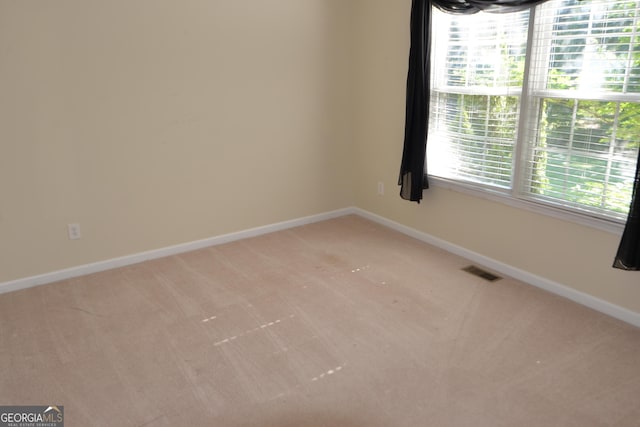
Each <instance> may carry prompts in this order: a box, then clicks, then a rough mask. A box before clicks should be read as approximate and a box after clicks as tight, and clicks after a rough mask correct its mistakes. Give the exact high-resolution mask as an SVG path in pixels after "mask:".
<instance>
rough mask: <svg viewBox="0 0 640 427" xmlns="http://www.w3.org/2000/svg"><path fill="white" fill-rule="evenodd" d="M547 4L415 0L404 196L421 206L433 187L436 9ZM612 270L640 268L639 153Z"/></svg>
mask: <svg viewBox="0 0 640 427" xmlns="http://www.w3.org/2000/svg"><path fill="white" fill-rule="evenodd" d="M545 1H547V0H413V1H412V4H411V47H410V50H409V71H408V74H407V101H406V117H405V132H404V149H403V153H402V163H401V165H400V177H399V179H398V185H400V197H402V198H403V199H405V200H410V201H412V202H417V203H420V200H422V192H423V190H424V189H427V188H429V181H428V176H427V170H426V147H427V133H428V126H429V95H430V79H431V76H430V72H431V70H430V66H431V63H430V55H431V7H432V6H435V7H437V8H438V9H440V10H442V11H444V12H448V13H458V14H472V13H476V12H479V11H484V12H491V13H509V12H518V11H521V10H524V9H527V8H531V7H534V6H536V5H538V4H541V3H544V2H545ZM613 267H615V268H620V269H623V270H640V153H639V156H638V164H637V169H636V178H635V184H634V190H633V196H632V200H631V206H630V211H629V216H628V219H627V223H626V226H625V230H624V233H623V235H622V239H621V242H620V246H619V249H618V252H617V254H616V257H615V260H614V264H613Z"/></svg>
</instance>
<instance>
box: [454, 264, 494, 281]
mask: <svg viewBox="0 0 640 427" xmlns="http://www.w3.org/2000/svg"><path fill="white" fill-rule="evenodd" d="M462 270H464V271H466V272H467V273H471V274H473V275H474V276H478V277H482V278H483V279H484V280H488V281H489V282H495V281H496V280H500V279H502V277H500V276H496V275H495V274H492V273H489V272H488V271H486V270H483V269H481V268H480V267H476V266H475V265H470V266H468V267H464V268H463V269H462Z"/></svg>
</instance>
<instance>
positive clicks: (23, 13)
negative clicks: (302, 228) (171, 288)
mask: <svg viewBox="0 0 640 427" xmlns="http://www.w3.org/2000/svg"><path fill="white" fill-rule="evenodd" d="M347 3H348V2H344V1H341V0H303V1H301V0H268V1H262V0H255V1H250V2H242V1H237V0H188V1H175V0H136V1H131V0H108V1H104V0H56V1H11V0H0V283H1V282H3V281H8V280H12V279H16V278H22V277H27V276H32V275H37V274H41V273H46V272H51V271H54V270H58V269H62V268H66V267H70V266H77V265H82V264H86V263H89V262H94V261H99V260H106V259H110V258H112V257H117V256H123V255H127V254H131V253H136V252H140V251H144V250H149V249H156V248H160V247H164V246H168V245H172V244H177V243H181V242H188V241H193V240H196V239H202V238H207V237H211V236H216V235H220V234H223V233H228V232H233V231H237V230H242V229H246V228H250V227H256V226H261V225H265V224H270V223H274V222H278V221H283V220H287V219H292V218H298V217H302V216H306V215H311V214H316V213H320V212H326V211H330V210H333V209H337V208H343V207H346V206H350V205H351V204H352V201H353V195H352V172H351V167H350V166H349V164H348V161H349V159H351V157H352V156H351V154H350V150H351V145H350V142H351V139H352V138H351V135H350V129H351V125H350V120H349V119H350V117H349V112H350V111H351V108H350V107H349V105H348V103H349V102H350V100H351V99H352V98H351V96H350V94H349V88H350V85H349V81H348V78H349V73H348V70H349V61H350V56H349V54H350V52H349V49H350V45H349V43H345V40H349V39H350V36H349V35H348V34H349V32H350V31H351V30H350V28H349V25H348V20H349V13H348V12H349V8H350V5H348V4H347ZM76 222H77V223H80V224H81V229H82V233H83V237H82V239H81V240H77V241H69V240H68V239H67V235H66V224H67V223H76Z"/></svg>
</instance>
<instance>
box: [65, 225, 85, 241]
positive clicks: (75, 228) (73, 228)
mask: <svg viewBox="0 0 640 427" xmlns="http://www.w3.org/2000/svg"><path fill="white" fill-rule="evenodd" d="M67 234H68V235H69V240H77V239H79V238H80V237H82V234H80V224H67Z"/></svg>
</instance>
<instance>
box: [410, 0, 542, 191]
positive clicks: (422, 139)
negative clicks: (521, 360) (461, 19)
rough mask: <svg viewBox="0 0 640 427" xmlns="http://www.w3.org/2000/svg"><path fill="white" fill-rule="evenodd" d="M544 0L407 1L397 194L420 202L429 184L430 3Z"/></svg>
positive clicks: (505, 4) (515, 6)
mask: <svg viewBox="0 0 640 427" xmlns="http://www.w3.org/2000/svg"><path fill="white" fill-rule="evenodd" d="M545 1H546V0H413V2H412V4H411V47H410V50H409V72H408V74H407V104H406V116H405V129H404V150H403V152H402V163H401V165H400V177H399V179H398V185H400V197H402V198H403V199H405V200H410V201H412V202H418V203H420V200H422V190H424V189H427V188H429V180H428V178H427V171H426V162H425V160H426V147H427V131H428V126H429V92H430V68H431V63H430V56H431V6H435V7H437V8H438V9H441V10H443V11H445V12H449V13H458V14H471V13H476V12H479V11H484V12H492V13H507V12H517V11H520V10H523V9H527V8H530V7H533V6H535V5H537V4H540V3H543V2H545Z"/></svg>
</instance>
